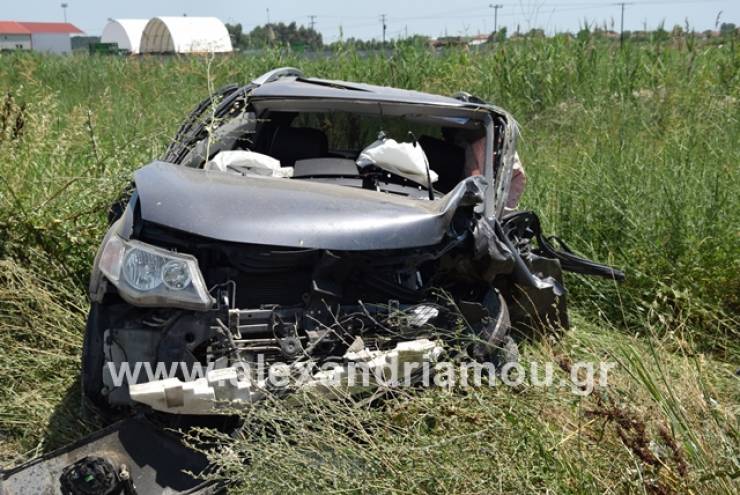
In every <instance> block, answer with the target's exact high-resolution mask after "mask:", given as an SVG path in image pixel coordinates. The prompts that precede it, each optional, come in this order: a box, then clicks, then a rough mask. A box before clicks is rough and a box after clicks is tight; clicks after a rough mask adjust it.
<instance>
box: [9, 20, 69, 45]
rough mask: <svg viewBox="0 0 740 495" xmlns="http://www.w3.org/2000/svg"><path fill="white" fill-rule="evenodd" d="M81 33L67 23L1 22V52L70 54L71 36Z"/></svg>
mask: <svg viewBox="0 0 740 495" xmlns="http://www.w3.org/2000/svg"><path fill="white" fill-rule="evenodd" d="M81 32H82V31H81V30H80V29H78V28H77V27H75V26H73V25H72V24H69V23H66V22H16V21H0V50H33V51H36V52H47V53H70V52H71V51H72V44H71V42H70V39H69V36H70V35H71V34H77V33H81Z"/></svg>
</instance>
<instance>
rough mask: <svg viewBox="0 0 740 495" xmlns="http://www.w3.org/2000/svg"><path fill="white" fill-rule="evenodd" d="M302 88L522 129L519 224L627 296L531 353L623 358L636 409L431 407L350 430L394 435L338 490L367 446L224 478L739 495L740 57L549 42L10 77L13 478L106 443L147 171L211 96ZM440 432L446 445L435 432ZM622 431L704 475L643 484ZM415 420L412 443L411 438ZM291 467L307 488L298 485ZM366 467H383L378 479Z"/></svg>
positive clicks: (5, 381) (571, 404)
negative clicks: (471, 110)
mask: <svg viewBox="0 0 740 495" xmlns="http://www.w3.org/2000/svg"><path fill="white" fill-rule="evenodd" d="M209 64H210V71H209V70H208V69H209V67H208V66H209ZM283 65H292V66H296V67H300V68H302V69H303V70H304V72H305V73H306V74H308V75H311V76H319V77H326V78H336V79H345V80H356V81H365V82H370V83H376V84H384V85H391V86H399V87H404V88H411V89H418V90H423V91H430V92H435V93H441V94H452V93H454V92H457V91H460V90H465V91H468V92H471V93H473V94H476V95H478V96H480V97H482V98H484V99H487V100H488V101H491V102H493V103H496V104H498V105H500V106H502V107H504V108H506V109H507V110H509V111H511V112H512V113H513V114H514V116H515V117H516V118H517V119H518V121H519V123H520V125H521V128H522V140H521V141H520V146H519V149H520V155H521V157H522V160H523V162H524V164H525V167H526V169H527V173H528V177H529V180H528V187H527V190H526V192H525V194H524V197H523V206H524V207H525V208H531V209H533V210H535V211H537V212H539V213H540V215H541V216H542V218H543V222H544V225H545V228H546V230H547V231H548V232H550V233H556V234H558V235H560V237H562V238H563V239H565V240H566V241H568V242H569V244H570V245H571V247H573V248H575V249H576V250H578V251H580V252H582V253H584V254H586V255H588V256H592V257H594V258H596V259H598V260H602V261H606V262H609V263H612V264H615V265H617V266H620V267H622V268H624V269H625V271H626V273H627V280H626V282H625V283H624V284H623V285H621V286H616V285H615V284H613V283H610V282H605V281H601V280H593V279H585V278H581V277H575V276H573V277H569V278H568V279H567V285H568V288H569V289H570V292H571V295H570V304H571V307H572V308H573V312H574V315H575V321H576V328H575V330H574V331H572V332H571V334H569V335H568V336H567V337H566V338H565V339H564V340H563V341H561V342H558V343H556V344H552V347H550V344H547V343H533V344H529V346H530V347H527V346H525V352H528V353H530V354H531V355H533V356H540V357H547V356H554V355H557V356H561V355H565V356H571V357H573V358H575V357H577V356H579V355H583V356H591V357H594V358H596V357H600V356H607V355H608V356H611V357H613V358H614V359H615V360H617V361H619V362H620V364H621V365H620V370H621V374H620V377H621V378H620V380H619V381H618V383H617V385H616V386H615V387H610V389H609V391H607V392H605V393H608V394H611V396H610V397H611V399H610V400H613V401H614V402H609V407H611V406H613V405H614V404H618V405H619V407H620V408H621V409H619V410H614V409H613V408H612V409H609V410H608V411H607V409H604V408H605V407H607V406H606V405H605V404H603V403H601V404H600V403H598V401H596V399H594V398H590V399H584V400H580V399H578V400H574V399H573V397H572V396H566V395H563V394H559V393H555V392H548V393H542V392H539V391H528V392H526V393H525V394H516V393H513V392H511V391H510V390H496V391H495V392H488V391H484V392H480V393H478V392H476V393H472V395H471V396H467V395H464V394H463V395H459V394H449V393H440V392H435V391H432V392H428V393H427V394H424V396H423V397H421V398H411V399H408V401H409V402H406V401H401V402H392V403H390V405H389V406H388V408H387V409H382V410H380V411H378V410H372V411H369V412H362V413H360V412H356V413H352V412H351V411H350V412H347V411H344V412H339V413H337V414H339V418H341V417H342V415H347V414H350V416H349V418H351V417H353V416H352V414H359V415H360V418H359V419H358V421H360V423H358V424H363V425H364V424H366V423H368V422H369V424H375V425H376V426H377V428H380V429H383V428H388V430H387V431H385V432H384V434H383V435H381V436H380V437H378V440H377V441H378V443H377V444H376V445H370V446H367V445H365V446H363V447H362V449H360V447H359V444H352V443H350V444H349V445H352V446H354V447H353V448H352V449H350V451H346V453H344V454H343V453H342V451H341V450H338V451H337V452H338V453H337V456H339V461H338V464H337V467H336V468H335V471H334V472H329V471H326V469H328V468H327V467H326V464H325V463H322V462H321V461H320V459H321V456H325V455H327V454H326V451H327V449H335V448H339V447H340V446H341V444H342V443H346V442H349V441H350V440H352V439H353V438H354V435H356V434H359V433H360V432H357V431H354V430H353V429H352V428H350V429H349V430H347V429H341V428H340V426H339V425H338V424H336V423H331V422H330V423H327V424H325V425H322V426H321V428H325V429H326V428H328V429H329V430H320V432H321V431H324V433H325V434H326V435H325V436H326V438H327V439H328V440H327V442H328V443H325V444H317V443H315V442H318V441H319V440H320V439H321V438H320V437H321V435H317V436H309V437H306V438H303V437H301V436H297V437H286V438H288V439H289V440H290V442H288V443H290V445H293V446H294V447H295V448H296V449H298V448H301V449H304V450H298V451H284V452H285V454H284V455H285V457H286V464H284V465H280V469H273V471H269V465H268V463H267V459H270V460H272V465H275V463H276V462H278V461H279V458H280V452H283V451H281V450H279V449H278V446H275V445H273V444H272V443H270V442H269V441H268V440H267V439H261V440H260V441H258V442H254V441H253V440H250V441H251V442H252V443H251V445H252V446H251V447H249V446H248V445H247V446H246V447H245V444H244V443H240V444H238V445H234V446H233V448H234V449H236V451H237V452H239V449H243V448H252V449H253V450H252V453H253V454H254V458H255V459H256V460H257V461H258V466H261V467H260V469H261V470H260V471H259V472H260V473H261V474H260V476H257V477H255V476H254V471H249V472H247V471H243V470H241V469H243V465H241V464H240V466H241V468H237V467H236V466H235V465H229V464H228V463H225V461H224V459H223V458H220V459H219V461H220V463H221V466H222V467H223V468H224V469H227V470H229V469H233V470H234V471H231V472H232V473H234V474H233V475H234V477H235V479H237V480H239V481H240V482H241V484H242V485H243V486H246V487H249V488H260V487H262V488H270V487H277V485H275V484H274V483H277V482H278V481H279V480H280V479H281V478H284V479H289V480H291V483H299V482H300V480H299V479H298V478H299V477H300V478H301V479H305V484H304V485H295V487H298V488H300V487H303V488H305V489H308V488H313V489H319V488H323V489H332V486H330V485H327V484H326V483H328V481H327V480H328V479H329V478H327V476H330V475H331V476H335V477H336V478H335V479H337V480H340V481H341V483H340V484H339V485H337V486H335V487H333V489H339V488H343V486H342V484H344V485H346V486H347V487H350V488H351V487H355V488H356V491H361V487H360V485H359V483H360V482H365V481H367V482H368V484H367V485H366V486H367V488H366V490H368V491H371V490H372V489H373V488H377V489H378V490H381V489H382V490H389V491H393V490H394V487H398V489H397V491H410V492H419V491H434V489H435V487H436V488H439V490H440V491H456V490H455V487H465V489H466V491H471V492H475V491H478V492H482V491H502V490H527V491H531V490H540V491H543V490H547V489H550V490H555V491H558V492H561V491H575V492H590V491H593V490H598V491H630V490H638V489H639V490H648V491H650V490H657V488H655V487H656V486H658V487H663V488H665V487H668V488H669V489H670V490H686V489H693V490H697V489H709V488H711V489H714V490H724V491H732V490H730V488H731V486H732V482H731V481H728V480H732V479H736V478H737V473H738V465H737V463H736V462H734V464H733V461H732V459H735V461H736V457H737V456H736V454H737V447H738V437H737V429H736V426H737V425H736V415H737V404H738V402H740V397H738V395H737V392H736V391H737V388H736V383H737V382H736V380H737V379H736V378H734V377H733V376H732V374H733V369H732V368H733V366H735V367H737V366H738V365H739V364H740V358H739V356H740V352H738V351H739V350H740V349H739V348H738V347H739V346H738V336H740V335H739V332H738V328H739V327H740V321H739V320H740V317H739V316H738V309H739V308H740V299H739V297H738V294H740V275H739V274H740V256H739V255H738V253H740V233H739V232H738V225H740V199H739V198H738V193H739V192H740V166H739V165H740V145H738V143H740V123H739V122H738V116H739V115H740V112H738V110H739V108H738V105H739V101H740V100H739V99H740V84H739V83H740V80H739V79H740V72H739V71H740V54H739V53H738V49H737V46H736V40H728V42H727V43H725V44H723V45H714V46H704V45H700V44H695V43H692V42H688V43H687V40H682V41H680V42H676V41H671V42H670V43H668V42H666V43H654V44H640V45H632V44H630V43H627V44H626V45H625V47H624V48H623V49H620V48H619V47H618V46H616V45H613V44H609V43H608V42H604V41H599V40H588V39H585V40H566V39H530V40H525V41H518V42H513V41H512V42H507V43H505V44H502V45H500V46H497V47H496V48H495V49H492V50H487V51H480V52H467V51H461V50H454V51H449V52H443V53H433V52H430V51H426V50H422V49H418V48H404V49H398V50H396V51H394V52H393V54H392V55H391V56H390V57H388V56H386V55H372V54H371V55H361V54H358V53H356V52H354V51H351V50H347V51H338V52H336V53H334V54H332V56H331V57H327V58H311V59H309V58H301V57H300V56H298V55H294V54H291V53H289V52H281V51H272V52H266V53H264V54H262V55H260V56H256V57H246V56H234V57H222V58H216V59H213V60H208V59H205V58H194V57H169V58H114V57H110V58H107V57H86V56H84V57H83V56H79V57H78V56H75V57H50V56H41V55H35V54H0V362H1V363H3V364H2V365H0V380H2V381H1V382H0V383H2V385H0V403H2V404H3V406H2V408H0V454H1V455H0V459H2V460H10V459H17V458H19V457H28V456H29V455H32V454H34V453H36V452H39V451H42V450H47V449H49V448H51V447H54V446H59V445H60V444H61V443H64V442H65V441H68V440H70V439H72V438H75V437H76V436H79V435H81V434H82V433H83V432H84V431H86V428H89V427H92V426H91V425H88V424H87V423H86V422H84V421H83V422H80V420H78V419H76V416H77V413H78V412H79V410H78V409H77V408H78V402H77V399H76V397H77V395H76V388H75V387H76V385H75V376H76V373H77V368H78V366H79V345H80V341H81V333H82V325H83V321H84V311H85V299H84V298H85V286H86V279H87V276H88V273H89V269H90V264H91V260H92V258H93V255H94V252H95V249H96V248H97V245H98V242H99V240H100V238H101V236H102V234H103V233H104V231H105V228H106V221H105V217H106V209H107V206H108V205H109V204H110V202H111V201H112V200H113V199H114V198H116V197H117V196H118V194H119V193H120V191H121V190H122V188H124V187H125V186H126V185H127V184H128V183H129V181H130V179H131V174H132V172H133V171H134V170H135V169H136V168H138V167H139V166H141V165H142V164H145V163H147V162H148V161H150V160H151V159H153V158H154V157H157V156H159V155H160V154H161V152H162V151H163V150H164V147H165V146H166V145H167V143H168V140H169V139H170V138H171V137H172V135H173V134H174V132H175V130H176V128H177V126H178V125H179V123H180V122H181V121H182V119H183V118H184V117H185V116H186V114H187V113H188V112H189V111H190V109H191V108H192V107H193V106H194V105H195V103H196V102H198V101H199V100H200V99H201V98H202V97H203V96H204V95H206V94H207V92H208V87H209V83H212V84H214V85H215V86H219V85H221V84H226V83H230V82H246V81H248V80H250V79H251V78H253V77H255V76H256V75H259V74H261V73H262V72H265V71H267V70H269V69H271V68H274V67H276V66H283ZM209 72H210V74H211V76H212V78H213V80H212V81H209V78H208V73H209ZM6 95H11V96H6ZM702 353H708V354H702ZM270 407H271V408H272V409H270V408H267V409H266V412H265V413H264V414H266V415H270V414H272V417H273V418H274V417H276V416H280V415H287V416H288V417H290V418H292V419H291V421H295V422H297V424H303V423H305V422H306V421H308V419H307V417H303V416H296V417H294V416H291V414H294V413H289V412H286V411H285V410H283V409H280V408H281V407H284V406H281V405H279V404H276V405H272V406H270ZM322 407H323V406H322ZM327 407H328V406H327ZM335 407H336V406H335ZM599 407H601V408H602V409H604V411H607V412H604V411H601V412H600V413H599V412H597V413H593V411H591V412H592V413H593V414H596V416H598V417H600V418H601V420H596V419H594V418H595V416H593V414H591V413H589V412H588V411H589V410H597V409H598V408H599ZM625 407H626V409H625ZM633 409H634V410H633ZM331 410H332V409H331V408H329V409H327V415H329V414H330V411H331ZM430 411H431V412H430ZM449 411H454V412H453V413H449ZM619 411H622V412H621V413H620V412H619ZM625 411H626V412H625ZM260 414H261V413H260ZM366 414H369V415H370V416H363V415H366ZM610 414H611V416H609V415H610ZM619 414H622V416H619ZM430 415H431V416H433V417H434V418H436V419H434V420H429V421H432V422H435V421H436V423H434V424H437V425H443V426H442V427H431V428H430V427H427V426H425V425H426V424H427V423H426V422H427V421H428V420H427V419H426V418H427V417H428V416H430ZM624 415H627V416H629V415H637V416H636V417H639V418H641V419H640V421H643V422H644V423H645V424H646V426H645V432H646V433H645V435H647V439H648V444H650V442H653V443H654V444H655V445H656V446H657V447H656V448H658V447H659V448H658V450H660V449H663V450H665V449H668V450H669V451H670V450H671V447H670V445H669V444H667V443H666V441H665V439H663V437H662V436H661V433H660V428H667V429H668V430H669V431H670V433H671V438H675V439H676V440H675V441H676V442H678V443H677V445H678V447H679V449H680V452H681V453H682V455H683V456H684V457H685V458H686V462H687V463H688V465H689V471H690V474H688V475H686V476H684V475H681V474H680V473H679V472H678V467H677V464H675V463H674V464H670V462H669V465H668V467H667V468H661V467H657V466H654V465H650V464H649V463H648V465H644V461H643V460H641V459H639V456H636V454H635V450H634V449H632V448H631V447H630V446H629V445H626V444H625V443H624V441H623V440H622V438H621V437H620V435H619V428H620V427H619V426H615V425H619V424H620V423H619V417H622V419H624V418H625V417H627V416H624ZM469 416H470V417H473V418H475V420H472V419H471V420H470V421H469V420H468V419H466V418H468V417H469ZM327 417H328V416H327ZM332 417H333V416H332ZM396 417H400V418H401V419H400V420H399V421H401V422H402V424H403V427H404V428H405V430H403V431H407V433H404V435H407V436H402V437H399V436H397V435H399V434H400V433H399V431H400V430H398V429H397V428H395V427H394V426H393V424H392V423H393V421H395V419H393V418H396ZM629 417H632V416H629ZM389 418H391V419H389ZM733 418H734V419H733ZM339 421H340V424H341V423H342V422H343V421H344V420H341V419H340V420H339ZM388 421H391V423H390V424H389V423H388ZM302 422H303V423H302ZM480 425H484V426H485V427H484V428H483V430H481V431H479V430H480V428H481V426H480ZM332 428H334V429H335V430H336V431H333V430H332ZM633 433H634V432H628V435H627V438H632V436H634V435H633ZM331 435H333V436H331ZM332 439H333V440H332ZM302 442H304V443H302ZM306 442H309V443H306ZM332 442H334V443H332ZM471 445H472V446H474V447H475V449H472V448H471V447H470V446H471ZM466 446H467V447H466ZM283 447H284V446H283ZM283 447H281V448H283ZM466 448H467V450H466ZM430 451H433V452H434V454H430ZM661 451H662V450H661ZM461 452H462V453H461ZM381 454H382V456H385V457H382V456H381ZM260 455H262V457H260ZM342 456H344V457H342ZM358 456H359V457H358ZM356 457H357V460H355V458H356ZM669 457H670V456H669ZM317 459H318V460H317ZM504 459H506V460H504ZM509 459H511V460H509ZM261 460H264V464H259V462H262V461H261ZM288 460H290V463H293V465H294V466H298V467H296V468H295V469H294V470H293V471H290V472H289V471H286V470H289V469H291V468H290V463H288ZM667 462H668V461H667ZM671 462H672V461H671ZM356 463H357V464H356ZM368 463H369V464H368ZM379 463H380V464H379ZM355 465H357V466H365V465H371V466H375V467H373V470H370V471H365V473H370V474H367V476H365V475H358V474H357V473H358V470H357V469H355ZM454 465H460V466H461V467H460V469H457V470H455V469H453V468H452V467H451V466H454ZM463 465H464V466H463ZM378 466H380V467H378ZM584 466H585V467H584ZM381 467H382V469H381ZM314 468H315V469H316V471H315V472H314V471H311V470H312V469H314ZM309 472H311V473H312V474H311V476H308V475H307V473H309ZM359 472H363V471H361V470H360V471H359ZM249 473H252V474H249ZM322 473H323V475H322ZM491 473H494V474H491ZM496 473H498V474H496ZM278 475H279V476H278ZM371 475H372V476H371ZM293 477H295V479H294V478H293ZM369 477H371V478H373V479H372V480H369ZM656 480H657V481H656ZM655 483H657V485H656V484H655ZM654 485H655V486H654ZM291 486H293V485H291ZM708 487H709V488H708Z"/></svg>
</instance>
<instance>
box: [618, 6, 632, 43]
mask: <svg viewBox="0 0 740 495" xmlns="http://www.w3.org/2000/svg"><path fill="white" fill-rule="evenodd" d="M614 5H619V6H620V10H621V16H620V19H619V48H622V47H623V46H624V6H625V5H632V3H627V2H619V3H616V4H614Z"/></svg>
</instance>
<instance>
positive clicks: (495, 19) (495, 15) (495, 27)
mask: <svg viewBox="0 0 740 495" xmlns="http://www.w3.org/2000/svg"><path fill="white" fill-rule="evenodd" d="M488 6H489V7H490V8H492V9H493V34H494V36H495V35H496V33H497V32H498V9H500V8H502V7H503V5H501V4H500V3H497V4H496V5H494V4H492V3H489V4H488Z"/></svg>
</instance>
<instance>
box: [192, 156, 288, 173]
mask: <svg viewBox="0 0 740 495" xmlns="http://www.w3.org/2000/svg"><path fill="white" fill-rule="evenodd" d="M204 168H205V169H206V170H217V171H219V172H235V173H239V174H253V175H264V176H268V177H293V167H281V166H280V161H279V160H276V159H275V158H273V157H271V156H268V155H263V154H262V153H255V152H254V151H248V150H232V151H220V152H219V153H218V154H217V155H216V156H214V157H213V158H212V159H211V160H210V161H209V162H208V163H206V166H205V167H204Z"/></svg>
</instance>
